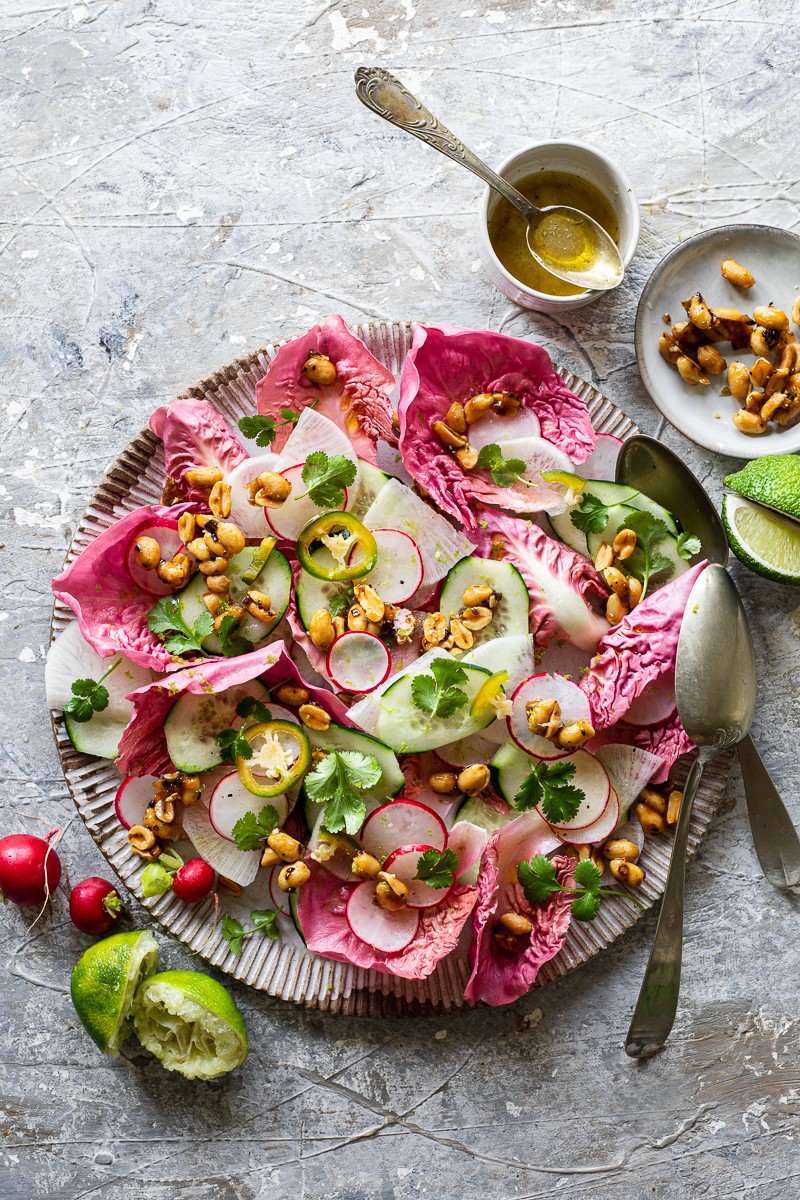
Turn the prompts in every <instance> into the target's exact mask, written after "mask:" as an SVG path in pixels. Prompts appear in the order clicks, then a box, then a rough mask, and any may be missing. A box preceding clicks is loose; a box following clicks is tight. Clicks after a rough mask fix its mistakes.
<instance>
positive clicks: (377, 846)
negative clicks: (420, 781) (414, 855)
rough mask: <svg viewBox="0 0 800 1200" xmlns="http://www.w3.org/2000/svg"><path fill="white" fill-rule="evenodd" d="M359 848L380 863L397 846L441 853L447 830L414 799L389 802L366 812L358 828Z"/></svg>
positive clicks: (429, 811)
mask: <svg viewBox="0 0 800 1200" xmlns="http://www.w3.org/2000/svg"><path fill="white" fill-rule="evenodd" d="M360 841H361V845H362V846H363V847H364V849H365V850H366V851H367V853H368V854H374V855H375V857H376V858H379V859H381V860H383V859H384V858H385V857H386V855H387V854H391V853H392V851H393V850H397V848H398V847H399V846H433V848H434V849H435V850H444V848H445V846H446V845H447V830H446V829H445V825H444V821H443V820H442V818H441V817H439V816H437V814H436V813H435V812H432V811H431V809H430V808H426V807H425V805H424V804H418V803H417V801H416V800H390V801H389V803H388V804H382V805H381V807H380V808H376V809H375V811H374V812H372V813H370V815H369V816H368V817H367V819H366V821H365V822H364V824H363V826H362V829H361V838H360Z"/></svg>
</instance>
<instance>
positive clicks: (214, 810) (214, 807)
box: [208, 771, 289, 842]
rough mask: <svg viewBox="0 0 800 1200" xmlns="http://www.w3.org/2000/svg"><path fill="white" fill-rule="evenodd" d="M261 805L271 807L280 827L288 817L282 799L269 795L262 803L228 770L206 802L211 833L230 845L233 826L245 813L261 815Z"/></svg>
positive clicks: (286, 802)
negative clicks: (211, 827)
mask: <svg viewBox="0 0 800 1200" xmlns="http://www.w3.org/2000/svg"><path fill="white" fill-rule="evenodd" d="M265 804H271V805H272V807H273V808H274V809H275V811H276V812H277V814H278V824H279V825H282V824H283V822H284V821H285V820H286V818H287V817H288V815H289V802H288V800H287V799H286V797H285V796H270V798H269V799H268V800H263V799H262V798H261V797H260V796H254V795H253V793H252V792H248V790H247V788H246V787H245V786H244V784H243V783H242V780H241V778H240V776H239V772H238V771H229V772H228V774H227V775H223V777H222V779H220V781H219V783H218V784H217V786H216V787H215V788H214V790H213V792H212V793H211V799H210V800H209V802H208V816H209V820H210V821H211V824H212V826H213V829H214V832H215V833H218V834H219V836H220V837H222V838H225V840H226V841H228V842H234V841H235V839H234V837H233V827H234V825H235V824H236V822H237V821H239V820H241V818H242V817H243V816H244V815H245V813H249V812H251V813H255V814H256V816H257V815H258V813H260V812H261V809H262V808H263V807H264V805H265Z"/></svg>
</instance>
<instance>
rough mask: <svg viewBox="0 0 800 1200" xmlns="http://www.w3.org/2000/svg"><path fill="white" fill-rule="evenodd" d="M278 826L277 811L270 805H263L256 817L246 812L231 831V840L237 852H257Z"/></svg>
mask: <svg viewBox="0 0 800 1200" xmlns="http://www.w3.org/2000/svg"><path fill="white" fill-rule="evenodd" d="M279 825H280V818H279V816H278V810H277V809H276V808H275V807H274V806H273V805H272V804H265V805H264V807H263V808H262V809H261V812H260V813H259V814H258V816H256V814H255V813H254V812H246V813H245V814H244V816H243V817H240V818H239V820H238V821H237V822H236V824H235V825H234V827H233V830H232V833H233V840H234V841H235V842H236V846H237V848H238V849H239V850H258V849H259V847H260V846H261V843H262V842H265V841H266V840H267V838H268V837H269V835H270V834H271V833H272V832H273V830H275V829H277V828H278V826H279Z"/></svg>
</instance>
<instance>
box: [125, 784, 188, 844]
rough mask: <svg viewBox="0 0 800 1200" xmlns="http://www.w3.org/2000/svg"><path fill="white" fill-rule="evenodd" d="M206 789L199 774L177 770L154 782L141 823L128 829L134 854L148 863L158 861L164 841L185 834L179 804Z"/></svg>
mask: <svg viewBox="0 0 800 1200" xmlns="http://www.w3.org/2000/svg"><path fill="white" fill-rule="evenodd" d="M202 789H203V785H202V782H201V781H200V778H199V776H197V775H184V774H183V772H181V771H174V772H173V773H172V774H169V775H162V777H161V778H160V779H156V780H155V781H154V783H153V800H152V803H151V804H149V805H148V806H147V808H146V809H145V813H144V821H143V823H142V824H141V825H132V826H131V827H130V829H129V830H128V845H129V846H130V848H131V850H132V851H133V853H134V854H138V856H139V858H143V859H145V860H146V861H147V862H155V861H156V859H157V858H159V857H160V855H161V851H162V850H163V849H164V843H165V842H171V841H175V839H176V838H179V837H180V836H181V834H182V833H183V829H182V827H181V823H180V821H179V819H178V807H177V806H178V804H179V803H180V804H185V805H186V806H187V807H188V806H189V805H190V804H194V802H195V801H196V800H197V798H198V796H199V795H200V792H201V791H202Z"/></svg>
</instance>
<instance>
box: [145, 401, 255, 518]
mask: <svg viewBox="0 0 800 1200" xmlns="http://www.w3.org/2000/svg"><path fill="white" fill-rule="evenodd" d="M150 428H151V429H152V431H153V433H154V434H156V436H157V437H160V438H161V440H162V442H163V443H164V470H165V472H166V474H167V475H168V476H170V477H171V478H172V479H174V480H175V482H176V484H177V485H178V487H179V488H180V491H181V495H182V496H184V497H185V498H186V499H187V500H192V501H193V502H194V503H195V504H202V505H203V507H204V508H207V507H208V491H207V490H206V491H201V490H200V489H199V488H196V487H192V486H191V484H189V483H187V482H186V479H185V478H184V476H185V474H186V472H187V471H190V470H191V469H192V468H193V467H218V468H219V469H220V471H222V474H223V475H229V474H230V472H231V471H232V470H233V468H234V467H237V466H238V465H239V463H240V462H244V460H245V459H246V458H247V457H248V454H247V451H246V450H245V448H244V447H243V446H242V444H241V442H240V441H239V440H238V438H237V437H236V436H235V434H234V433H233V432H232V431H231V429H230V426H229V425H228V424H227V422H226V421H225V419H224V418H223V417H222V416H221V415H220V414H219V413H218V412H217V410H216V409H215V408H214V406H213V404H210V403H209V401H208V400H185V399H183V400H173V401H172V403H171V404H165V405H164V406H163V407H162V408H157V409H156V411H155V412H154V413H153V415H152V417H151V418H150Z"/></svg>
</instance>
